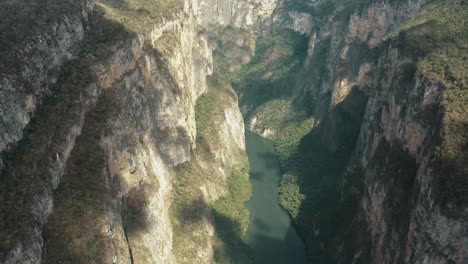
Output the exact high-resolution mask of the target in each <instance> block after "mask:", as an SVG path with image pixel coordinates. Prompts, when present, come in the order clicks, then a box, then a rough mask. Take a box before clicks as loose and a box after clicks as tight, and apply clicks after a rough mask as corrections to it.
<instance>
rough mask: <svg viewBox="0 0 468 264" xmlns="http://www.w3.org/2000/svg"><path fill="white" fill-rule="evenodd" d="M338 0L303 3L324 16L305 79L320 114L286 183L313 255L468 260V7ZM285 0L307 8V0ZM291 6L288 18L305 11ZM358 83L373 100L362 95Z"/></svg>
mask: <svg viewBox="0 0 468 264" xmlns="http://www.w3.org/2000/svg"><path fill="white" fill-rule="evenodd" d="M288 3H289V6H288V5H287V4H288ZM331 3H332V4H330V6H327V5H324V4H321V3H312V2H311V3H309V4H308V7H309V10H304V8H303V11H302V12H305V13H307V14H312V16H313V15H315V20H311V22H310V23H312V24H314V25H315V27H312V29H311V31H310V32H311V33H310V38H309V47H308V55H307V58H306V59H305V61H304V65H303V71H299V73H295V76H297V78H300V79H301V80H302V81H301V82H300V83H299V84H298V85H296V88H297V89H299V90H302V92H303V94H305V95H306V96H307V98H308V100H310V102H311V105H312V106H313V108H314V111H313V115H314V117H315V119H316V121H315V126H314V128H313V129H312V131H311V133H310V134H308V135H307V136H305V137H303V138H302V140H301V142H300V144H299V148H298V149H299V150H300V151H299V152H298V153H299V155H298V156H299V157H297V158H294V159H293V161H295V162H296V163H302V164H304V165H303V166H299V167H300V168H302V170H303V171H301V170H299V171H298V172H295V171H294V170H290V171H291V174H293V176H292V177H291V176H288V179H290V178H292V179H293V181H289V180H288V181H284V182H285V184H284V185H283V186H285V187H284V189H283V190H284V191H283V197H285V198H284V199H285V200H288V201H291V200H293V201H297V202H292V203H284V204H285V205H286V209H288V210H289V211H290V212H291V214H292V215H293V216H295V215H297V216H296V217H294V219H295V220H296V223H297V224H298V227H299V230H300V232H301V233H302V234H303V237H304V238H305V241H306V243H307V244H308V249H309V254H310V257H311V259H317V261H325V262H330V263H351V262H355V263H452V262H453V263H463V261H464V260H465V258H466V255H467V253H466V252H467V246H466V245H467V244H466V239H467V235H466V234H467V233H466V228H465V227H463V226H464V224H463V223H466V222H467V221H468V216H467V215H466V208H467V203H466V197H467V196H466V194H467V193H468V192H467V191H466V190H467V189H466V186H467V181H466V176H462V175H463V173H462V171H463V169H464V165H463V162H462V161H461V160H462V159H463V158H462V157H463V155H464V153H465V152H466V121H463V120H465V119H466V118H461V116H465V117H466V111H467V109H466V107H464V106H462V105H463V104H465V103H464V101H465V100H464V98H465V96H466V95H465V92H464V88H463V87H465V86H466V74H462V73H461V72H463V70H462V69H464V68H466V67H464V66H462V65H464V64H466V59H463V56H462V55H460V54H461V53H459V52H461V50H463V49H464V47H465V45H464V44H461V43H463V42H464V41H465V40H466V37H458V36H460V35H459V33H456V32H465V33H466V29H462V28H460V27H458V26H455V24H458V25H460V24H463V23H464V22H466V18H467V16H466V9H464V8H463V7H461V6H460V5H459V3H458V2H456V1H435V2H434V3H430V4H428V5H427V6H424V2H420V1H398V2H396V1H395V2H393V1H390V2H372V3H370V2H369V3H368V2H366V1H356V4H357V6H353V4H354V1H353V3H349V5H345V4H344V3H340V1H335V2H331ZM283 5H284V6H285V8H289V9H290V10H295V11H294V12H301V11H300V9H299V8H298V6H299V3H298V2H294V1H293V2H287V1H285V2H283ZM332 5H333V6H332ZM423 6H424V8H422V7H423ZM321 12H323V13H321ZM291 14H292V13H290V14H289V15H287V16H285V17H283V21H284V23H289V22H288V21H291V19H292V21H296V22H298V21H302V20H301V19H299V17H300V15H297V14H296V15H291ZM389 14H392V15H389ZM278 16H279V17H281V13H279V14H278ZM294 17H295V18H296V20H295V19H294ZM288 19H289V20H288ZM407 20H408V22H407V23H404V22H405V21H407ZM449 21H451V22H449ZM455 21H457V22H455ZM292 24H293V25H294V23H292ZM288 25H291V24H288ZM296 25H297V24H296ZM450 25H454V26H450ZM296 30H298V31H299V28H296ZM393 31H394V33H392V32H393ZM465 33H464V35H466V34H465ZM423 36H424V37H423ZM424 38H427V39H430V40H431V44H429V43H428V42H427V41H425V40H424ZM436 65H438V66H436ZM442 69H445V70H442ZM356 90H357V91H360V93H361V94H363V95H364V97H365V98H368V99H366V100H357V101H356V100H353V99H352V98H353V97H355V92H356ZM353 93H354V95H353ZM447 98H450V99H448V100H447ZM351 102H360V103H357V104H354V103H353V104H350V103H351ZM343 104H344V105H343ZM345 105H354V107H351V108H348V109H352V110H351V111H350V113H352V114H346V111H343V106H345ZM465 105H466V104H465ZM340 109H341V110H340ZM359 109H360V110H359ZM343 120H347V121H346V122H343ZM455 142H458V143H455ZM444 153H445V154H444ZM448 156H450V157H451V158H444V157H448ZM465 175H466V173H465ZM463 179H464V180H463ZM306 181H310V182H309V184H304V182H306ZM291 182H292V183H291ZM294 184H295V185H296V186H298V187H297V188H298V189H299V190H300V191H299V192H292V191H290V189H291V188H293V187H292V186H294ZM455 185H456V186H459V187H455ZM288 188H289V189H288ZM295 193H299V194H297V195H296V194H295ZM304 197H305V198H304ZM298 208H300V209H298ZM442 223H443V224H442ZM442 225H443V226H444V228H442ZM436 237H440V238H436Z"/></svg>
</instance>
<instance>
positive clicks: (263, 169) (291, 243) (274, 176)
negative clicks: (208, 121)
mask: <svg viewBox="0 0 468 264" xmlns="http://www.w3.org/2000/svg"><path fill="white" fill-rule="evenodd" d="M245 140H246V146H247V155H248V157H249V163H250V183H251V184H252V188H253V195H252V198H251V199H250V201H248V202H247V208H248V209H249V211H250V227H249V230H248V232H247V238H246V242H247V244H249V245H250V246H251V247H252V249H253V255H254V259H255V260H254V263H255V264H303V263H304V264H305V263H306V258H305V252H304V245H303V243H302V240H301V239H300V238H299V237H298V235H297V233H296V231H295V230H294V228H293V227H292V223H291V219H290V218H289V216H288V214H287V213H286V212H285V211H284V210H283V209H282V208H281V207H280V206H279V204H278V184H279V181H280V178H281V168H280V165H279V161H278V160H277V158H276V156H275V151H274V147H273V143H272V142H271V141H269V140H266V139H264V138H262V137H260V136H258V135H256V134H254V133H252V132H250V131H247V132H246V134H245Z"/></svg>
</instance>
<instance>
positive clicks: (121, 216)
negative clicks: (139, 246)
mask: <svg viewBox="0 0 468 264" xmlns="http://www.w3.org/2000/svg"><path fill="white" fill-rule="evenodd" d="M123 202H124V201H123V198H122V201H121V204H122V203H123ZM124 220H125V219H124V216H123V213H122V210H121V213H120V221H121V222H122V230H123V232H124V236H125V242H127V246H128V255H129V256H130V264H133V263H135V262H134V261H133V253H132V246H131V245H130V241H129V240H128V232H127V228H126V226H125V222H124Z"/></svg>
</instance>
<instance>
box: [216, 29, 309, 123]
mask: <svg viewBox="0 0 468 264" xmlns="http://www.w3.org/2000/svg"><path fill="white" fill-rule="evenodd" d="M306 50H307V38H306V37H304V36H301V35H300V34H298V33H295V32H293V31H290V30H281V31H278V32H276V31H275V32H271V33H266V34H265V35H261V36H259V37H258V39H257V40H256V45H255V56H254V57H253V58H252V60H251V61H250V63H249V64H247V65H245V66H243V67H242V68H241V69H239V70H235V71H228V70H227V69H228V66H227V65H228V62H226V61H225V60H224V58H223V55H222V54H219V53H215V68H216V69H215V70H216V71H217V72H219V75H220V76H222V77H223V78H225V79H226V80H228V81H229V82H230V83H231V84H232V85H233V87H234V88H235V89H236V91H237V92H238V94H239V95H240V102H241V105H243V106H246V107H247V108H248V112H249V113H250V112H251V111H252V110H254V109H255V108H256V107H258V106H260V105H262V104H264V103H266V102H268V101H270V100H273V99H278V98H282V97H290V96H291V95H292V92H293V91H292V87H293V83H294V81H295V80H294V79H293V78H291V74H292V73H294V72H295V71H297V69H298V68H299V65H300V63H301V62H302V59H303V58H304V57H305V52H306ZM285 87H290V89H285ZM249 113H247V119H248V117H249Z"/></svg>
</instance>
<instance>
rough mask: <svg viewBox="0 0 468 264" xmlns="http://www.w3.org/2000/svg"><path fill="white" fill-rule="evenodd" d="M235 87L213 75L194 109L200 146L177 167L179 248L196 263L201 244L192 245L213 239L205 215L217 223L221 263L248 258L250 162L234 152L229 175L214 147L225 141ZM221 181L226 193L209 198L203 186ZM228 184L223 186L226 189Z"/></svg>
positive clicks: (179, 253)
mask: <svg viewBox="0 0 468 264" xmlns="http://www.w3.org/2000/svg"><path fill="white" fill-rule="evenodd" d="M236 100H237V99H236V95H235V93H234V92H233V91H232V88H231V87H230V86H229V85H228V84H226V83H224V82H223V81H222V79H220V78H217V77H216V76H215V77H213V78H211V79H209V81H208V91H207V92H206V93H205V94H204V95H202V96H201V97H200V98H198V100H197V104H196V108H195V114H196V125H197V139H196V142H197V148H196V149H195V151H194V158H193V159H192V160H191V161H190V162H187V163H185V164H182V165H179V166H178V167H177V168H176V173H175V180H174V189H175V193H176V194H175V195H174V201H173V204H172V207H171V211H172V223H173V226H174V253H175V255H176V256H177V257H178V261H179V262H180V263H193V262H192V260H193V259H194V254H198V249H199V248H191V247H190V246H188V245H197V246H200V245H206V246H208V244H207V243H209V240H208V239H209V238H208V237H207V234H206V231H205V233H204V232H197V229H200V228H204V224H206V223H204V222H203V221H204V220H207V218H209V217H210V209H211V213H212V214H213V218H214V222H215V247H214V251H215V259H216V261H217V262H219V263H249V261H250V256H249V248H248V246H247V245H246V244H245V243H244V242H243V237H244V235H245V233H246V230H247V227H248V223H249V213H248V210H247V209H246V208H245V207H244V203H245V202H246V201H247V200H248V199H249V198H250V196H251V186H250V183H249V179H248V162H247V157H246V156H245V153H244V152H243V151H241V150H240V149H239V150H237V151H238V153H236V154H235V155H234V157H232V159H233V160H232V162H233V164H234V167H233V169H232V171H231V173H230V175H229V177H228V178H227V179H226V180H224V179H223V177H222V175H220V172H219V171H218V168H217V167H216V166H210V165H208V164H213V159H215V157H214V156H213V151H214V150H216V149H217V148H218V147H219V146H220V144H222V141H221V140H222V138H221V136H222V135H220V131H219V124H220V123H221V122H223V120H224V109H225V108H226V106H227V105H232V104H235V102H236ZM204 185H210V186H219V187H217V188H221V189H224V188H225V189H226V190H227V192H226V193H224V194H222V196H221V197H220V198H219V199H218V200H217V201H215V202H214V203H210V202H208V201H206V200H205V197H204V196H203V193H202V191H201V187H202V186H204ZM223 186H224V188H223Z"/></svg>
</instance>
